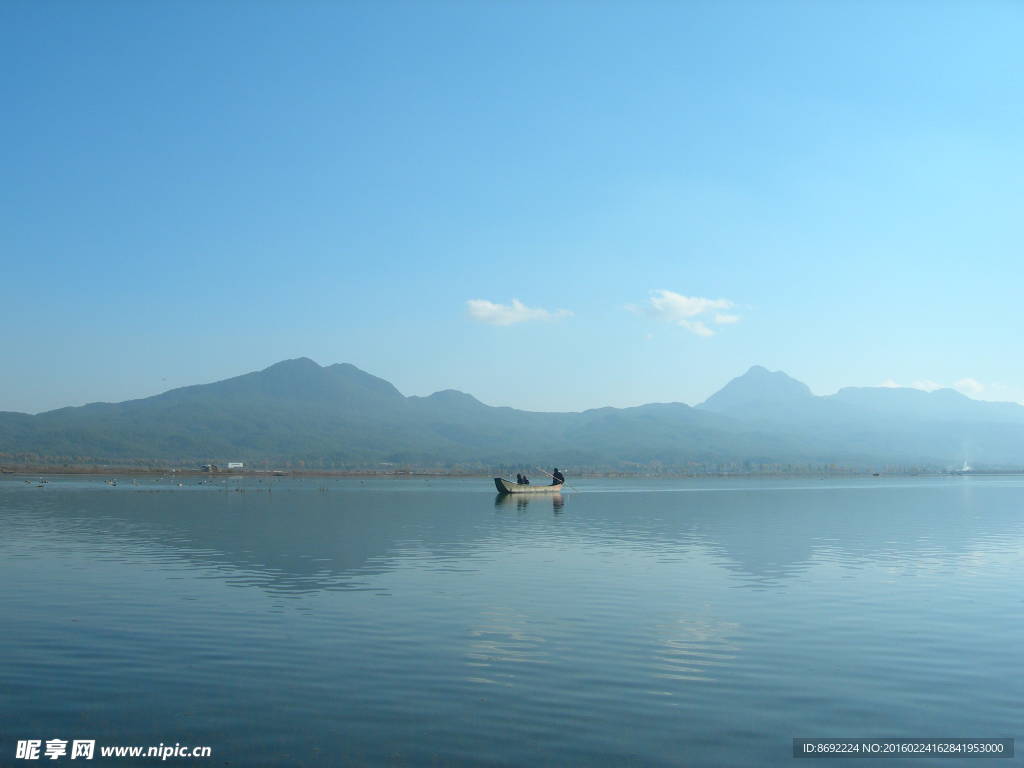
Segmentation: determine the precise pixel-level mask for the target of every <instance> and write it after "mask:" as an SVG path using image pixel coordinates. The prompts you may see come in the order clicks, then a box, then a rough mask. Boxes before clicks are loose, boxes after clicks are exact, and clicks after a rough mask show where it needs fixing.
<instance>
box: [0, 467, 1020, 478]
mask: <svg viewBox="0 0 1024 768" xmlns="http://www.w3.org/2000/svg"><path fill="white" fill-rule="evenodd" d="M505 474H508V472H504V473H503V472H502V471H500V470H492V471H489V472H488V471H478V472H469V471H466V472H459V471H448V470H427V469H423V470H392V471H381V470H355V469H354V470H310V469H302V470H255V469H254V470H243V471H241V472H228V471H224V470H219V471H215V472H207V471H204V470H201V469H180V468H177V467H164V468H159V469H154V468H149V467H123V466H102V465H97V466H82V467H55V466H46V465H20V466H19V465H6V466H0V478H2V477H3V476H5V475H9V476H11V477H24V476H33V475H47V476H62V475H63V476H67V477H75V476H79V475H83V476H85V475H89V476H102V475H126V476H137V477H154V476H158V477H166V476H168V475H171V476H174V477H220V478H243V477H254V478H274V477H279V478H283V477H311V478H312V477H321V478H322V477H336V478H343V477H360V478H366V477H381V478H419V477H452V478H456V477H465V478H488V479H490V478H493V477H501V476H504V475H505ZM572 475H573V477H575V478H577V479H587V478H590V479H610V478H671V479H692V480H700V479H704V478H730V477H744V478H747V477H751V478H752V477H830V478H831V477H869V478H870V477H878V478H882V477H974V476H987V477H993V476H1004V477H1015V476H1021V475H1024V469H1002V470H997V469H993V470H970V471H967V472H964V471H959V470H955V471H948V470H945V471H944V470H922V471H915V472H912V471H904V472H899V471H893V472H869V471H855V470H847V471H843V470H836V471H831V472H827V471H817V472H700V473H695V472H574V473H572Z"/></svg>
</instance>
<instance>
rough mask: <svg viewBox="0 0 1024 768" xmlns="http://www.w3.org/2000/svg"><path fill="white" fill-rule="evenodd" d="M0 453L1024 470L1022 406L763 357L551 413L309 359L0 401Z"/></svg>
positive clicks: (167, 459) (172, 459)
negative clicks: (720, 375) (89, 393)
mask: <svg viewBox="0 0 1024 768" xmlns="http://www.w3.org/2000/svg"><path fill="white" fill-rule="evenodd" d="M0 460H8V461H12V460H13V461H40V462H43V461H46V462H52V463H72V464H73V463H116V462H139V463H148V462H162V463H179V464H189V463H195V462H201V461H203V462H205V461H227V460H241V461H245V462H247V464H249V465H250V466H252V465H257V466H265V465H269V464H277V463H293V462H303V463H305V464H307V465H308V466H311V467H325V468H370V467H375V466H380V465H381V464H407V465H416V466H433V467H439V466H441V467H443V466H454V465H461V466H481V467H482V466H501V465H514V464H523V465H524V466H531V465H533V464H536V463H542V464H552V463H559V464H565V465H569V466H572V465H576V466H586V467H590V468H606V469H639V468H650V469H672V468H675V469H679V468H687V467H691V468H695V470H696V471H700V470H701V468H703V469H713V468H714V467H719V468H721V467H724V466H728V467H730V468H732V469H737V470H740V471H742V470H744V469H746V470H756V469H758V468H759V467H761V466H762V465H794V466H811V465H814V466H820V465H823V464H842V465H847V466H851V467H861V468H867V467H871V466H879V465H885V464H900V465H910V464H913V465H921V466H932V467H936V466H959V465H960V464H961V463H962V462H964V461H969V462H970V463H972V464H988V465H992V466H1024V408H1022V407H1021V406H1019V405H1016V404H1013V403H989V402H983V401H977V400H971V399H970V398H968V397H966V396H964V395H962V394H960V393H958V392H955V391H953V390H937V391H935V392H920V391H917V390H908V389H885V388H871V387H849V388H845V389H842V390H840V391H839V392H837V393H836V394H834V395H828V396H816V395H814V394H813V393H812V392H811V391H810V389H809V388H808V387H807V386H806V385H805V384H803V383H801V382H799V381H797V380H795V379H793V378H791V377H789V376H787V375H786V374H785V373H782V372H771V371H768V370H766V369H765V368H762V367H760V366H754V367H752V368H751V369H750V370H748V371H747V372H746V373H745V374H744V375H743V376H740V377H737V378H736V379H733V380H732V381H730V382H729V383H727V384H726V385H725V386H724V387H723V388H722V389H721V390H719V391H718V392H716V393H715V394H714V395H712V396H711V397H709V398H708V399H707V400H706V401H705V402H704V403H701V404H700V405H698V406H696V407H690V406H688V405H685V404H683V403H652V404H648V405H642V406H637V407H633V408H610V407H609V408H597V409H592V410H587V411H582V412H570V413H541V412H531V411H521V410H517V409H515V408H507V407H492V406H488V405H485V404H484V403H482V402H480V401H479V400H477V399H476V398H474V397H473V396H472V395H469V394H466V393H464V392H459V391H458V390H452V389H448V390H442V391H440V392H435V393H434V394H432V395H429V396H427V397H416V396H413V397H406V396H404V395H402V393H401V392H399V391H398V390H397V389H396V388H395V387H394V386H393V385H392V384H391V383H390V382H388V381H386V380H384V379H381V378H379V377H376V376H373V375H371V374H369V373H366V372H365V371H362V370H360V369H359V368H356V367H355V366H353V365H350V364H348V363H341V364H336V365H330V366H324V367H322V366H320V365H318V364H317V363H315V362H314V361H312V360H309V359H308V358H298V359H295V360H286V361H283V362H280V363H276V364H275V365H272V366H270V367H268V368H266V369H264V370H262V371H256V372H253V373H247V374H243V375H241V376H236V377H233V378H229V379H224V380H222V381H218V382H214V383H211V384H200V385H193V386H187V387H180V388H177V389H173V390H169V391H167V392H164V393H162V394H159V395H155V396H153V397H148V398H142V399H138V400H129V401H126V402H123V403H91V404H89V405H85V406H80V407H70V408H60V409H57V410H54V411H48V412H46V413H41V414H38V415H35V416H32V415H29V414H22V413H11V412H3V413H0Z"/></svg>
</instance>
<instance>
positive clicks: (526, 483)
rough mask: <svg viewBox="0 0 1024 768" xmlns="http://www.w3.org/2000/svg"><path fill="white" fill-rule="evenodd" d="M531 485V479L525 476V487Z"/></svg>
mask: <svg viewBox="0 0 1024 768" xmlns="http://www.w3.org/2000/svg"><path fill="white" fill-rule="evenodd" d="M529 484H530V478H528V477H527V476H526V475H523V485H529Z"/></svg>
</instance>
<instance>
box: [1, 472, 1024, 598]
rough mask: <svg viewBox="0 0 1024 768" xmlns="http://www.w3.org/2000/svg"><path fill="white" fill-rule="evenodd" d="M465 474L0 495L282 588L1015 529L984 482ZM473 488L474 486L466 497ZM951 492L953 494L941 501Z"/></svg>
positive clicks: (755, 562)
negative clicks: (617, 550)
mask: <svg viewBox="0 0 1024 768" xmlns="http://www.w3.org/2000/svg"><path fill="white" fill-rule="evenodd" d="M471 483H472V481H448V482H447V483H446V482H445V481H438V482H435V483H434V486H433V487H431V488H423V489H421V490H420V491H418V492H417V491H410V490H408V489H402V490H389V489H388V488H387V484H386V483H385V484H383V489H376V490H373V491H366V490H363V489H360V488H356V489H352V488H345V487H339V488H337V489H332V490H331V491H330V492H327V493H322V492H317V491H319V490H320V485H319V484H318V483H317V481H315V480H311V481H307V482H305V483H302V482H298V483H292V484H291V485H290V486H288V487H286V488H284V489H282V488H279V489H278V492H277V493H276V494H274V493H254V492H250V493H245V494H242V493H216V492H212V491H211V492H180V491H179V492H176V491H175V490H171V489H168V490H163V491H159V492H155V493H139V492H138V491H137V490H135V489H131V488H128V487H125V486H121V487H119V488H116V489H109V490H108V491H106V492H93V491H91V490H90V491H84V490H82V489H81V488H80V487H79V485H80V484H77V483H76V484H71V487H69V488H68V489H67V490H63V489H61V487H60V485H59V484H51V485H50V486H49V487H48V488H47V490H46V492H45V493H44V492H39V493H38V494H37V495H35V496H32V495H30V493H29V492H28V490H27V489H22V488H21V486H18V485H17V484H16V483H13V482H8V483H7V487H6V488H3V487H0V502H3V503H5V504H8V505H12V506H13V508H14V511H15V512H18V511H20V512H21V516H20V518H19V519H20V520H21V521H22V522H27V521H28V520H29V519H31V520H32V523H33V525H35V526H45V527H46V531H47V535H48V536H52V537H53V538H55V539H61V538H64V539H66V540H68V541H72V540H73V541H74V542H75V544H76V546H78V547H83V548H87V549H89V548H91V549H92V550H93V551H94V552H95V553H96V554H97V555H102V554H103V553H104V552H106V551H110V550H113V549H119V548H121V547H123V546H125V545H126V544H130V545H131V546H132V547H133V548H135V549H139V550H142V549H152V550H155V552H153V553H152V554H156V555H157V556H158V557H159V558H160V559H163V560H166V559H175V558H176V559H181V560H185V561H188V562H190V563H192V564H195V565H197V566H202V567H204V568H207V569H212V570H213V572H215V573H216V574H217V575H218V576H219V577H221V578H223V579H225V580H227V581H229V582H231V583H232V584H238V585H244V586H258V587H260V588H262V589H265V590H267V591H269V592H273V593H276V594H280V595H302V594H305V593H308V592H315V591H318V590H338V589H343V590H344V589H364V588H366V587H365V577H367V576H372V575H375V574H380V573H383V572H386V571H388V570H389V569H391V568H394V567H395V566H396V564H397V563H398V562H399V561H400V560H401V559H402V558H408V557H414V558H417V559H420V560H424V561H430V560H431V559H434V560H438V559H446V560H450V559H451V558H453V557H464V558H472V557H473V556H474V555H479V554H480V553H481V552H484V551H485V550H486V549H487V548H489V547H494V546H495V545H497V544H500V539H501V538H502V537H505V536H507V537H511V538H513V539H514V540H517V541H521V540H522V538H523V537H526V538H531V537H543V538H544V539H545V540H550V538H551V537H555V538H565V539H572V540H577V541H580V542H587V543H590V544H598V545H604V546H625V547H631V548H639V549H644V550H648V551H651V552H655V553H657V554H658V555H659V556H662V557H669V558H671V557H682V556H684V555H685V554H686V553H687V552H689V551H698V550H699V551H702V552H705V553H709V554H711V555H713V556H714V558H715V560H716V561H717V562H718V563H719V564H720V565H721V566H723V567H724V568H726V569H728V570H730V571H732V572H734V573H735V574H736V575H737V576H738V577H739V578H740V579H741V582H740V583H741V584H744V585H747V586H752V587H758V586H761V587H764V586H771V585H773V584H778V583H779V582H781V581H783V580H785V579H787V578H791V577H793V576H794V575H796V574H799V573H800V572H801V571H802V570H803V569H804V568H806V567H807V565H808V564H809V563H810V562H811V561H812V560H813V559H814V558H815V556H816V555H822V554H824V555H827V557H829V558H830V559H833V560H835V561H836V562H839V563H842V564H844V565H846V566H850V567H856V566H857V565H858V564H862V563H867V562H872V561H875V562H879V561H881V562H889V563H891V564H896V563H909V562H914V563H915V566H914V567H923V564H925V563H930V564H932V565H935V564H938V563H940V562H943V561H950V562H952V561H955V560H958V559H961V558H964V557H967V556H969V554H970V552H971V551H972V550H973V549H974V548H975V546H977V544H978V543H979V542H981V543H984V544H985V545H986V546H988V545H991V544H992V543H994V542H998V541H999V540H1001V539H1005V538H1007V537H1010V538H1011V539H1013V538H1014V537H1017V536H1019V535H1020V532H1021V521H1020V514H1019V504H1018V500H1017V492H1016V491H1017V486H1016V484H1009V485H1008V484H1006V483H1000V482H998V481H992V480H989V481H987V482H986V481H985V480H980V481H979V480H977V479H960V478H958V479H956V480H953V481H946V480H932V481H923V482H916V483H915V482H910V481H907V482H906V483H899V482H897V483H894V484H888V485H884V486H882V485H878V484H876V485H872V484H871V483H870V481H865V482H864V483H863V484H862V485H860V486H859V487H855V488H854V489H852V491H851V490H846V492H844V493H838V492H837V491H836V490H835V489H833V488H830V487H828V486H821V485H820V484H813V485H808V486H805V487H801V486H800V485H799V484H795V485H794V484H793V483H792V481H791V482H789V483H787V484H782V483H778V482H776V483H772V482H769V483H767V484H766V485H763V486H762V487H758V484H757V483H756V482H751V483H749V484H747V485H746V486H744V485H743V484H738V485H733V486H724V487H718V488H715V487H711V488H696V489H687V490H685V491H679V492H671V491H668V492H666V491H663V490H661V489H659V492H646V491H648V490H649V489H648V488H646V487H645V485H644V483H642V482H641V481H637V483H636V484H637V489H636V490H623V489H619V490H606V489H603V488H602V486H601V482H600V481H590V486H591V487H592V488H594V489H595V490H601V491H602V492H598V493H587V492H586V491H583V492H580V493H569V494H553V495H540V496H527V495H525V494H524V495H501V494H499V495H497V496H495V495H494V494H493V493H491V494H487V493H486V492H483V491H482V488H484V487H486V483H484V482H481V481H476V483H474V484H471ZM378 484H379V481H378ZM621 484H622V481H619V483H618V485H621ZM474 485H479V486H480V487H481V492H480V493H471V492H467V489H469V490H472V489H473V487H474ZM951 485H952V486H953V487H951ZM4 490H6V491H7V493H6V494H4V493H3V491H4ZM22 490H24V491H25V492H24V493H18V494H17V495H14V494H13V493H12V491H22ZM255 490H259V489H253V488H250V491H255ZM56 491H61V493H60V494H59V495H58V494H56V493H55V492H56ZM950 494H954V495H955V496H957V497H958V498H960V500H961V502H962V503H961V504H949V503H948V500H949V496H950ZM975 497H977V498H975ZM485 499H492V500H493V501H491V502H487V501H485ZM975 502H978V503H975ZM488 508H490V509H491V510H492V513H493V514H500V513H505V512H507V511H511V510H514V511H516V512H519V513H531V514H532V513H539V512H541V511H542V510H551V511H552V512H554V514H555V515H556V516H558V515H559V514H560V513H562V512H565V511H567V510H568V511H570V512H571V514H568V515H567V516H565V519H564V520H563V521H562V522H561V523H560V524H559V525H558V526H556V527H550V526H545V525H542V524H540V523H539V522H538V521H534V522H533V523H532V524H529V525H526V526H516V527H514V528H510V527H507V526H504V527H503V526H500V525H499V526H497V527H496V526H495V525H494V524H493V522H492V521H490V520H488V519H487V517H486V515H487V512H488ZM113 542H117V543H116V544H115V543H113Z"/></svg>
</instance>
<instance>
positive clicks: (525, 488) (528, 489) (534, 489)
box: [494, 477, 562, 493]
mask: <svg viewBox="0 0 1024 768" xmlns="http://www.w3.org/2000/svg"><path fill="white" fill-rule="evenodd" d="M494 487H495V488H497V489H498V493H561V492H562V484H561V483H559V484H558V485H520V484H519V483H512V482H509V481H508V480H506V479H505V478H503V477H496V478H494Z"/></svg>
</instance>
